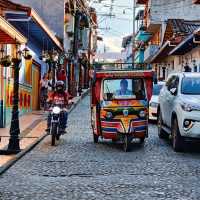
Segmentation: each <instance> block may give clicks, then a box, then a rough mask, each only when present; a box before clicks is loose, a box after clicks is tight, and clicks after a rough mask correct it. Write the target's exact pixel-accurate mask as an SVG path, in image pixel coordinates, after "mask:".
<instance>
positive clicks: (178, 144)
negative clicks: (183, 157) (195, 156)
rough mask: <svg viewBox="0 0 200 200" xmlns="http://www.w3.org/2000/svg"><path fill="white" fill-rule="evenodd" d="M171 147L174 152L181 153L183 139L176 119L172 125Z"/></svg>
mask: <svg viewBox="0 0 200 200" xmlns="http://www.w3.org/2000/svg"><path fill="white" fill-rule="evenodd" d="M172 146H173V149H174V151H176V152H181V151H183V138H182V137H181V135H180V130H179V127H178V120H177V118H175V119H174V120H173V123H172Z"/></svg>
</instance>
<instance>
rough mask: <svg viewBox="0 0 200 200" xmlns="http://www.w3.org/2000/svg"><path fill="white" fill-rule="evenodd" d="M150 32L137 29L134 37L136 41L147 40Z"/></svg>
mask: <svg viewBox="0 0 200 200" xmlns="http://www.w3.org/2000/svg"><path fill="white" fill-rule="evenodd" d="M151 36H152V34H151V33H149V32H147V31H139V32H138V34H137V35H136V37H135V40H136V41H143V42H147V41H148V40H149V39H150V38H151Z"/></svg>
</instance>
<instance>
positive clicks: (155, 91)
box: [149, 82, 164, 121]
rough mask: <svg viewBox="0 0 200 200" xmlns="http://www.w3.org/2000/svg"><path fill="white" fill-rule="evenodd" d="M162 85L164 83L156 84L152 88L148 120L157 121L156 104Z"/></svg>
mask: <svg viewBox="0 0 200 200" xmlns="http://www.w3.org/2000/svg"><path fill="white" fill-rule="evenodd" d="M163 85H164V82H158V83H157V84H154V86H153V95H152V97H151V100H150V102H149V119H150V120H154V121H155V120H157V115H158V113H157V111H158V104H159V94H160V91H161V89H162V87H163Z"/></svg>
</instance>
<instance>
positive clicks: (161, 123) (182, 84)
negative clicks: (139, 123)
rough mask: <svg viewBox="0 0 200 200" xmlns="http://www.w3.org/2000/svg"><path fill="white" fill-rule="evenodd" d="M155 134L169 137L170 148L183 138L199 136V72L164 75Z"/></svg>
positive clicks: (179, 148) (177, 146) (176, 148)
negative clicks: (166, 76) (164, 82)
mask: <svg viewBox="0 0 200 200" xmlns="http://www.w3.org/2000/svg"><path fill="white" fill-rule="evenodd" d="M159 102H160V103H159V107H158V113H159V114H158V135H159V137H160V138H163V137H166V136H171V138H172V145H173V149H174V151H182V150H183V147H184V143H185V141H186V140H190V141H191V140H193V139H200V73H191V72H190V73H185V72H183V73H177V74H172V75H170V76H169V77H168V80H167V82H166V84H165V85H164V86H163V88H162V90H161V92H160V96H159Z"/></svg>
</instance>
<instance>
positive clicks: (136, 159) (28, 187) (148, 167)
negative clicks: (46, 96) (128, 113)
mask: <svg viewBox="0 0 200 200" xmlns="http://www.w3.org/2000/svg"><path fill="white" fill-rule="evenodd" d="M68 124H69V125H68V133H67V134H66V135H65V136H64V137H62V139H61V141H60V143H59V144H58V145H57V146H56V147H51V146H50V137H47V138H46V139H45V140H44V141H43V142H42V143H41V144H39V145H38V146H37V147H36V148H35V149H34V150H33V151H31V152H30V153H28V154H27V155H26V156H24V157H23V158H22V159H21V160H19V161H18V162H17V163H16V164H15V165H14V166H12V167H11V168H10V169H9V170H8V171H7V172H6V173H4V174H3V175H2V176H1V177H0V200H18V199H24V200H30V199H31V200H39V199H42V200H46V199H48V200H53V199H55V200H56V199H58V200H61V199H65V200H66V199H70V200H75V199H77V200H81V199H88V200H91V199H99V200H102V199H105V200H107V199H140V200H141V199H154V200H155V199H165V200H167V199H168V200H172V199H181V200H189V199H190V200H191V199H200V191H199V183H200V176H199V175H200V170H199V166H200V162H199V160H200V154H199V152H190V153H175V152H174V151H173V150H172V148H171V146H170V144H169V142H168V141H162V140H160V139H159V138H158V136H157V128H156V126H155V125H151V126H150V130H149V138H148V139H147V141H146V143H145V145H144V147H141V146H138V145H133V149H132V151H131V152H128V153H125V152H123V150H122V148H121V146H120V145H116V144H113V143H112V142H110V141H108V142H107V141H100V143H99V144H94V143H93V139H92V134H91V129H90V110H89V97H86V98H85V99H84V100H83V101H82V102H81V103H80V104H79V105H78V106H77V108H76V109H75V110H74V111H73V112H72V113H71V114H70V117H69V123H68Z"/></svg>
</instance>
